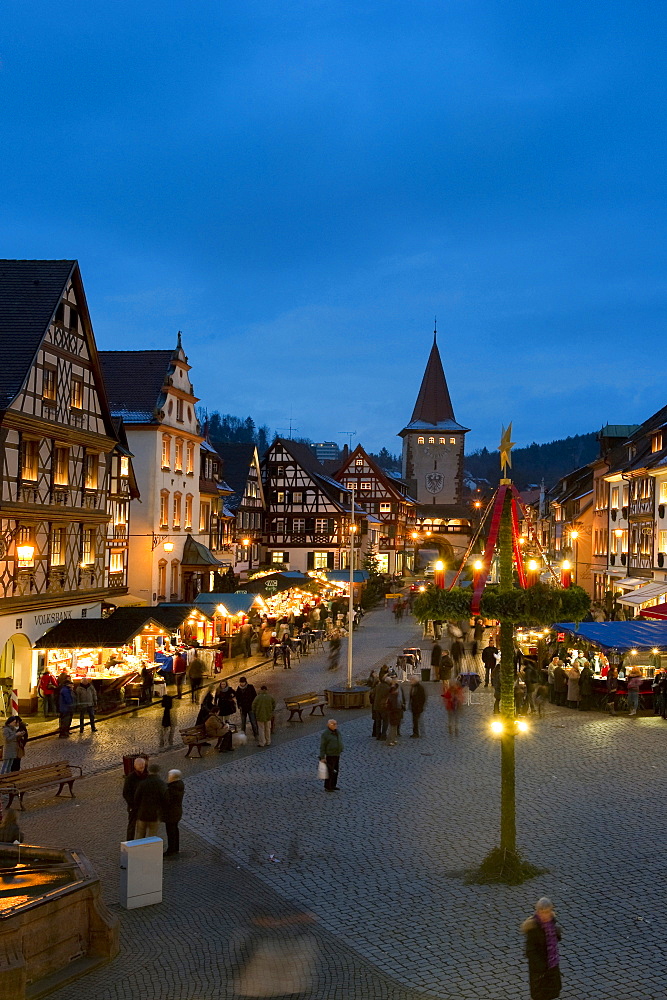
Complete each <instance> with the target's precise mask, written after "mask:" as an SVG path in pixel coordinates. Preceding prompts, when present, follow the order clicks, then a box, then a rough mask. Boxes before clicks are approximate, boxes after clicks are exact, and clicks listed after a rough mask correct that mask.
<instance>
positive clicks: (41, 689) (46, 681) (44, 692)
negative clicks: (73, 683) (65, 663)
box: [37, 667, 58, 719]
mask: <svg viewBox="0 0 667 1000" xmlns="http://www.w3.org/2000/svg"><path fill="white" fill-rule="evenodd" d="M37 691H38V694H39V696H40V698H41V699H42V703H43V705H44V718H45V719H47V718H48V717H49V715H55V714H56V694H57V691H58V680H57V678H56V676H55V674H53V673H52V672H51V671H50V670H49V668H48V667H47V668H46V670H45V671H44V673H43V674H42V676H41V677H40V678H39V684H38V685H37Z"/></svg>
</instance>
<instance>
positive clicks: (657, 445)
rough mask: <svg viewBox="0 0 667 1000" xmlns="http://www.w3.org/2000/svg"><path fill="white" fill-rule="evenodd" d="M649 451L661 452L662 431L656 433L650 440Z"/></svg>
mask: <svg viewBox="0 0 667 1000" xmlns="http://www.w3.org/2000/svg"><path fill="white" fill-rule="evenodd" d="M651 451H662V431H658V433H657V434H654V435H653V437H652V438H651Z"/></svg>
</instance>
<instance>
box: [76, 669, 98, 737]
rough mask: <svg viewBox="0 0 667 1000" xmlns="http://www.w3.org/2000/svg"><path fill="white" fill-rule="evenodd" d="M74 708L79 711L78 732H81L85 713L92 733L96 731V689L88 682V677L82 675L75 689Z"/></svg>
mask: <svg viewBox="0 0 667 1000" xmlns="http://www.w3.org/2000/svg"><path fill="white" fill-rule="evenodd" d="M75 701H76V710H77V712H78V713H79V732H80V733H82V732H83V727H84V719H85V716H86V715H87V716H88V718H89V719H90V728H91V731H92V732H93V733H95V732H97V726H96V725H95V709H96V707H97V691H96V690H95V688H94V687H93V685H92V684H91V682H90V677H84V678H83V680H82V681H81V683H80V684H79V686H78V688H77V689H76V696H75Z"/></svg>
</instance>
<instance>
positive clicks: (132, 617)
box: [35, 608, 172, 649]
mask: <svg viewBox="0 0 667 1000" xmlns="http://www.w3.org/2000/svg"><path fill="white" fill-rule="evenodd" d="M152 610H153V609H152V608H119V610H118V611H114V613H113V614H112V615H109V617H108V618H83V619H81V618H66V619H65V620H64V621H62V622H58V624H57V625H54V626H53V628H50V629H49V630H48V632H45V633H44V635H43V636H42V637H41V639H38V640H37V642H36V643H35V649H95V648H100V647H105V648H112V649H116V648H117V647H118V646H125V645H127V643H129V642H132V640H133V639H134V638H135V637H136V636H138V635H141V634H142V633H146V634H148V635H169V634H170V632H171V631H172V630H171V629H168V628H165V627H164V626H163V625H161V624H160V623H159V622H158V621H156V619H155V618H153V616H152V614H151V612H152Z"/></svg>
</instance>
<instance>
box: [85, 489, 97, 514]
mask: <svg viewBox="0 0 667 1000" xmlns="http://www.w3.org/2000/svg"><path fill="white" fill-rule="evenodd" d="M101 499H102V494H101V493H100V492H99V490H91V489H84V490H83V494H82V497H81V506H82V507H85V509H86V510H97V509H98V507H99V506H100V500H101Z"/></svg>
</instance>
